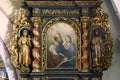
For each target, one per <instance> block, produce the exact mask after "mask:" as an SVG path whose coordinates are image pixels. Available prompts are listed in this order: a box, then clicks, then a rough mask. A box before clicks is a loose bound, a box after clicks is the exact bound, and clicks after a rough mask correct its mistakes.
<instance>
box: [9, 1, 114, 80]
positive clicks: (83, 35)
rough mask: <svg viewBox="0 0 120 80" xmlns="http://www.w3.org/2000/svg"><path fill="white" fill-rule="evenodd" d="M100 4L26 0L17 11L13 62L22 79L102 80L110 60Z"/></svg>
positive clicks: (107, 32) (108, 37)
mask: <svg viewBox="0 0 120 80" xmlns="http://www.w3.org/2000/svg"><path fill="white" fill-rule="evenodd" d="M101 4H102V1H101V0H88V1H87V0H79V1H77V0H75V1H66V0H63V1H49V0H48V1H42V0H36V1H33V0H24V2H23V5H22V6H21V8H20V9H17V10H16V11H15V12H14V13H13V16H14V23H13V29H12V33H11V35H12V37H11V40H10V43H9V46H10V49H9V52H10V54H11V61H12V63H13V65H14V67H15V68H18V69H19V70H20V71H21V74H20V75H21V79H22V80H102V74H103V73H102V72H103V71H104V70H107V69H108V68H109V66H110V65H111V61H112V54H113V52H112V48H113V45H112V37H111V34H110V30H109V27H110V26H109V20H108V17H109V15H108V14H107V13H106V12H105V11H104V10H103V9H102V8H101V7H100V5H101Z"/></svg>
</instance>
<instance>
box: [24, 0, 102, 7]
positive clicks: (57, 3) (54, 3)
mask: <svg viewBox="0 0 120 80" xmlns="http://www.w3.org/2000/svg"><path fill="white" fill-rule="evenodd" d="M25 2H26V3H27V5H28V6H33V5H41V6H76V5H77V6H79V5H80V6H81V5H101V4H102V3H103V1H101V0H98V1H31V0H30V1H28V0H27V1H25Z"/></svg>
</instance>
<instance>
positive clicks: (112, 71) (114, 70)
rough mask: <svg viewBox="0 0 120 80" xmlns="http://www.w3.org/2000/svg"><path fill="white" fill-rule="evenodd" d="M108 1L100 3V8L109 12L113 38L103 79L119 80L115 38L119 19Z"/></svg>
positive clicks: (119, 45)
mask: <svg viewBox="0 0 120 80" xmlns="http://www.w3.org/2000/svg"><path fill="white" fill-rule="evenodd" d="M104 1H105V0H104ZM108 1H109V0H107V1H105V2H104V3H103V4H102V8H103V9H104V11H106V12H107V13H108V14H109V22H110V30H111V33H112V37H113V39H114V40H113V44H114V54H113V60H112V65H111V66H110V67H109V69H108V70H107V71H104V74H103V80H120V69H119V68H120V42H118V40H117V39H118V37H119V36H120V22H119V19H117V18H116V17H117V16H116V14H114V12H113V10H112V6H111V5H110V3H109V2H108Z"/></svg>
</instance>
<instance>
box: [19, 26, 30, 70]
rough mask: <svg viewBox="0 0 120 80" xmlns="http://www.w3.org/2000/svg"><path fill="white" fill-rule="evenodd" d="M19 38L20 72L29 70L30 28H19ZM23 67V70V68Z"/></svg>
mask: <svg viewBox="0 0 120 80" xmlns="http://www.w3.org/2000/svg"><path fill="white" fill-rule="evenodd" d="M19 34H20V38H19V40H18V47H19V64H20V66H21V71H22V72H29V71H30V69H29V66H30V64H31V57H30V47H31V38H30V30H29V29H27V28H22V29H21V30H20V33H19ZM24 69H25V70H24Z"/></svg>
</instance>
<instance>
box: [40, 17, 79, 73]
mask: <svg viewBox="0 0 120 80" xmlns="http://www.w3.org/2000/svg"><path fill="white" fill-rule="evenodd" d="M57 22H63V23H67V24H69V25H71V26H74V27H72V28H73V29H74V31H75V34H76V35H77V40H76V45H77V46H76V51H77V53H76V54H77V55H76V69H77V70H78V71H81V30H80V25H79V24H77V23H76V22H74V21H73V20H71V19H69V18H65V17H57V18H54V19H52V20H50V21H49V22H48V23H47V24H46V25H45V27H44V28H43V31H42V71H45V70H46V69H48V68H47V64H46V63H47V60H46V56H47V55H46V53H47V50H46V49H47V45H46V44H47V30H48V29H49V28H50V27H51V26H52V25H54V24H55V23H57ZM52 69H55V68H52Z"/></svg>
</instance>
